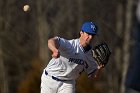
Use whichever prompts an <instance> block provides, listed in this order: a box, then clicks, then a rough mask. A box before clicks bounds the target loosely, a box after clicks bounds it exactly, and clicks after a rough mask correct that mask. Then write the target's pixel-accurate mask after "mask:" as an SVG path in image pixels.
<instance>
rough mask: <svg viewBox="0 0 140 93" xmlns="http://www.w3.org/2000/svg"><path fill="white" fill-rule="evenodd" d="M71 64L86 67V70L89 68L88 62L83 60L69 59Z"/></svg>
mask: <svg viewBox="0 0 140 93" xmlns="http://www.w3.org/2000/svg"><path fill="white" fill-rule="evenodd" d="M69 62H73V63H76V64H79V65H84V66H85V68H88V64H87V63H86V61H84V60H82V59H75V58H69Z"/></svg>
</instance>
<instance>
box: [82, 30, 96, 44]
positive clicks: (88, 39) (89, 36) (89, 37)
mask: <svg viewBox="0 0 140 93" xmlns="http://www.w3.org/2000/svg"><path fill="white" fill-rule="evenodd" d="M80 35H81V36H80V43H81V45H82V46H87V45H89V44H90V43H91V41H92V40H93V38H94V36H95V35H92V34H89V33H86V32H82V31H81V32H80Z"/></svg>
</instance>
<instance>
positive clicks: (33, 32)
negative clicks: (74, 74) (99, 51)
mask: <svg viewBox="0 0 140 93" xmlns="http://www.w3.org/2000/svg"><path fill="white" fill-rule="evenodd" d="M25 4H28V5H29V6H30V10H29V11H28V12H24V11H23V6H24V5H25ZM136 6H137V0H0V93H39V92H40V77H41V73H42V71H43V69H44V67H45V66H46V65H47V64H48V62H49V60H50V59H51V52H50V51H49V50H48V47H47V40H48V38H50V37H53V36H60V37H64V38H66V39H72V38H77V37H78V35H79V31H80V28H81V25H82V24H83V22H85V21H93V22H95V23H96V24H97V25H98V28H99V33H98V34H99V37H100V39H102V40H104V41H106V42H107V43H108V44H109V47H110V49H111V52H112V55H111V57H110V59H109V64H108V65H107V66H106V68H105V69H104V70H103V71H102V75H101V77H100V79H99V80H95V81H90V80H88V78H87V76H86V75H85V74H84V73H83V74H82V76H81V77H80V78H79V79H78V84H77V90H76V92H77V93H124V91H125V85H124V82H125V78H126V74H127V69H128V66H129V62H130V61H129V60H130V58H131V56H130V55H131V51H132V47H133V45H134V42H135V40H134V39H133V38H132V33H133V31H134V27H135V23H136V17H135V10H136ZM97 39H98V38H97ZM97 41H98V40H97Z"/></svg>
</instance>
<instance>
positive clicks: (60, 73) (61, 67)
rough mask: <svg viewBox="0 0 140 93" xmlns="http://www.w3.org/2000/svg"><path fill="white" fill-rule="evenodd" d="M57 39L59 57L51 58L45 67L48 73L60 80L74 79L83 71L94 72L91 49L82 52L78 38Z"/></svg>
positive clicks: (94, 65) (94, 64)
mask: <svg viewBox="0 0 140 93" xmlns="http://www.w3.org/2000/svg"><path fill="white" fill-rule="evenodd" d="M57 39H58V41H59V49H58V50H59V52H60V57H59V58H57V59H55V58H52V59H51V60H50V62H49V64H48V65H47V67H46V68H45V70H46V71H47V72H48V74H49V75H51V76H55V77H57V78H59V79H62V80H75V79H77V78H78V77H79V75H80V74H81V73H82V72H83V71H85V72H86V73H87V74H88V75H90V74H91V73H93V72H95V70H96V69H97V64H96V63H95V60H94V59H93V57H92V51H91V50H89V51H87V52H84V49H83V47H82V46H81V45H80V40H79V39H73V40H66V39H64V38H60V37H57Z"/></svg>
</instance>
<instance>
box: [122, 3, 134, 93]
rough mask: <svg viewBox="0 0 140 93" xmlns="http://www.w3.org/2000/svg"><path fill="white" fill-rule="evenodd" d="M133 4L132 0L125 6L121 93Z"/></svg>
mask: <svg viewBox="0 0 140 93" xmlns="http://www.w3.org/2000/svg"><path fill="white" fill-rule="evenodd" d="M133 2H134V0H127V6H126V17H125V18H126V19H125V31H124V43H123V54H124V57H123V62H122V63H123V68H122V82H121V92H120V93H124V91H125V86H124V82H125V78H126V73H127V69H128V65H129V58H130V52H129V50H130V42H131V41H130V32H131V25H132V24H131V23H132V21H131V18H132V8H133Z"/></svg>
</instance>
